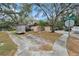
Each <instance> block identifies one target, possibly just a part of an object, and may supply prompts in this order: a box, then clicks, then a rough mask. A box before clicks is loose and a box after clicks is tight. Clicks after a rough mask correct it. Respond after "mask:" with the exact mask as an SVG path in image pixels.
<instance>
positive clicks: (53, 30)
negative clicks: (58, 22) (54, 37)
mask: <svg viewBox="0 0 79 59" xmlns="http://www.w3.org/2000/svg"><path fill="white" fill-rule="evenodd" d="M51 27H52V28H51V30H52V31H51V32H53V33H54V32H55V29H54V25H52V26H51Z"/></svg>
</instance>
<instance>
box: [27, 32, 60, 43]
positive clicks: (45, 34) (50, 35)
mask: <svg viewBox="0 0 79 59" xmlns="http://www.w3.org/2000/svg"><path fill="white" fill-rule="evenodd" d="M27 34H33V35H35V36H39V37H42V38H44V39H46V40H47V41H50V42H54V41H55V40H57V39H58V38H59V37H60V36H61V34H58V33H50V32H33V31H29V32H26V35H27Z"/></svg>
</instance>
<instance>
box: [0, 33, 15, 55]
mask: <svg viewBox="0 0 79 59" xmlns="http://www.w3.org/2000/svg"><path fill="white" fill-rule="evenodd" d="M0 43H4V45H2V46H0V55H2V56H9V55H14V54H15V52H16V50H17V45H15V44H14V43H13V41H12V40H11V39H10V37H9V35H8V34H7V33H5V32H0Z"/></svg>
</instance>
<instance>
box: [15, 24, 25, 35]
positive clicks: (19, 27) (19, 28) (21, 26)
mask: <svg viewBox="0 0 79 59" xmlns="http://www.w3.org/2000/svg"><path fill="white" fill-rule="evenodd" d="M25 28H26V26H25V25H24V24H19V25H17V26H16V33H18V34H20V33H25Z"/></svg>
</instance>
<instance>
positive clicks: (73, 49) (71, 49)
mask: <svg viewBox="0 0 79 59" xmlns="http://www.w3.org/2000/svg"><path fill="white" fill-rule="evenodd" d="M67 48H68V53H69V55H70V56H79V38H75V37H70V39H69V40H68V43H67Z"/></svg>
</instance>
